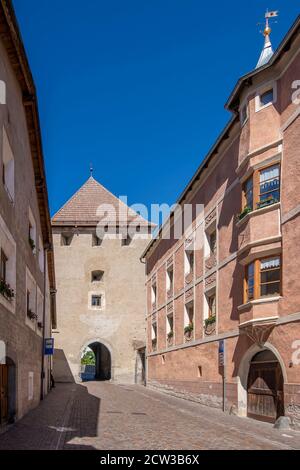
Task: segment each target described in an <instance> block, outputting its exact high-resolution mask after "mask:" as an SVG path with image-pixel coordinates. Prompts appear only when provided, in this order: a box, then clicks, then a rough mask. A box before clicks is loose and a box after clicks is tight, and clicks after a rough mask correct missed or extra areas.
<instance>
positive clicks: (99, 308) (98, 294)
mask: <svg viewBox="0 0 300 470" xmlns="http://www.w3.org/2000/svg"><path fill="white" fill-rule="evenodd" d="M95 295H96V296H98V297H99V296H100V297H101V306H100V307H98V306H97V305H92V297H93V296H95ZM88 309H89V310H97V311H101V310H104V309H105V295H104V292H103V291H102V290H101V291H100V290H97V291H90V292H89V294H88Z"/></svg>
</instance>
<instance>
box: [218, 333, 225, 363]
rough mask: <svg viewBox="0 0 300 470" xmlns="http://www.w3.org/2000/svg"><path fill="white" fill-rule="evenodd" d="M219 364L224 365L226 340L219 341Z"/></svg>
mask: <svg viewBox="0 0 300 470" xmlns="http://www.w3.org/2000/svg"><path fill="white" fill-rule="evenodd" d="M219 366H224V340H223V339H222V340H221V341H219Z"/></svg>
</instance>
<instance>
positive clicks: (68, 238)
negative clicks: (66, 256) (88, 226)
mask: <svg viewBox="0 0 300 470" xmlns="http://www.w3.org/2000/svg"><path fill="white" fill-rule="evenodd" d="M72 239H73V235H70V234H62V235H61V246H70V245H71V243H72Z"/></svg>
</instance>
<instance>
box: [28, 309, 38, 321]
mask: <svg viewBox="0 0 300 470" xmlns="http://www.w3.org/2000/svg"><path fill="white" fill-rule="evenodd" d="M27 317H28V318H30V320H32V321H34V320H36V319H37V314H36V313H34V312H33V311H32V310H31V309H30V308H29V309H28V310H27Z"/></svg>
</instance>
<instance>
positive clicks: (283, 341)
mask: <svg viewBox="0 0 300 470" xmlns="http://www.w3.org/2000/svg"><path fill="white" fill-rule="evenodd" d="M269 32H270V31H269V29H268V28H266V30H265V47H264V50H263V52H262V55H261V57H260V60H259V63H258V65H257V67H256V69H255V70H254V71H252V72H251V73H249V74H247V75H246V76H243V77H242V78H241V79H240V80H239V81H238V82H237V84H236V86H235V88H234V90H233V92H232V94H231V96H230V97H229V99H228V101H227V104H226V108H227V109H228V110H229V111H231V112H232V118H231V120H230V122H229V124H228V125H227V126H226V128H225V130H224V131H223V132H222V134H221V135H220V137H219V138H218V140H217V142H216V143H215V145H214V146H213V148H212V150H211V151H210V153H209V155H208V156H207V157H206V158H205V159H204V161H203V163H202V164H201V166H200V168H199V169H198V171H197V172H196V174H195V175H194V177H193V178H192V180H191V182H190V183H189V185H188V186H187V188H186V189H185V190H184V192H183V194H182V196H181V198H180V200H179V201H178V203H179V204H180V205H181V206H183V205H185V204H192V205H193V207H195V206H196V204H203V206H204V212H203V213H202V214H200V215H198V216H197V217H196V216H195V217H194V218H193V222H192V224H191V226H190V227H189V229H188V230H186V231H185V232H184V235H183V236H182V237H181V238H179V239H178V238H177V239H176V237H175V236H174V234H173V235H172V229H171V239H164V238H163V237H162V231H160V233H159V236H158V237H157V238H156V239H155V240H153V241H152V242H151V244H150V245H149V246H148V248H147V250H146V251H145V252H144V254H143V258H144V259H145V260H146V274H147V325H148V334H147V342H148V346H147V357H148V361H147V369H148V370H147V382H148V385H149V386H153V387H159V388H160V389H163V390H165V391H168V392H170V393H172V394H176V395H180V396H184V397H186V398H189V399H192V400H196V401H199V402H200V403H204V404H207V405H210V406H216V407H222V406H225V408H226V410H228V411H230V410H231V412H234V413H237V414H239V415H240V416H247V415H248V416H250V417H253V418H257V419H261V420H266V421H270V422H274V421H275V420H276V419H277V418H278V417H280V416H282V415H287V416H291V417H292V418H293V420H294V422H295V424H297V423H298V424H300V352H299V350H300V269H299V266H298V262H299V259H300V257H299V252H300V250H299V238H300V219H299V214H300V193H299V190H298V187H299V183H300V159H299V155H300V119H299V114H300V18H298V19H297V21H296V22H295V24H294V25H293V26H292V28H291V30H290V31H289V32H288V34H287V35H286V37H285V38H284V40H283V41H282V43H281V45H280V46H279V48H278V49H277V51H276V52H275V53H274V54H273V51H272V48H271V44H270V41H269ZM169 222H170V225H171V227H172V226H173V224H174V214H171V215H170V219H169ZM196 239H197V240H198V241H199V240H202V242H203V243H200V246H197V247H195V243H196V242H195V240H196ZM197 245H199V243H197ZM223 362H224V366H223Z"/></svg>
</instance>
